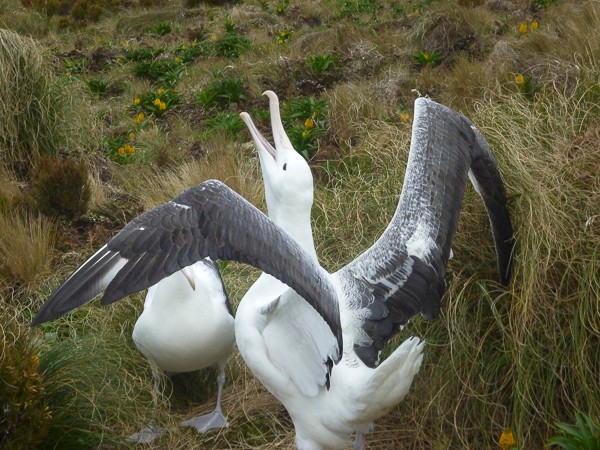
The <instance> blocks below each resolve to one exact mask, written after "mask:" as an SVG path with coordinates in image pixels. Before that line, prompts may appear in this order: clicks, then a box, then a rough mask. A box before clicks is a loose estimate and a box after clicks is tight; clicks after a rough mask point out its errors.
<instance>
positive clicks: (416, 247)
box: [336, 98, 514, 367]
mask: <svg viewBox="0 0 600 450" xmlns="http://www.w3.org/2000/svg"><path fill="white" fill-rule="evenodd" d="M468 175H469V176H470V177H471V179H472V180H473V181H474V184H475V187H476V190H477V192H479V194H480V195H481V197H482V199H483V200H484V203H485V206H486V209H487V211H488V215H489V217H490V221H491V224H492V230H493V234H494V239H495V244H496V253H497V256H498V265H499V270H500V280H501V282H502V283H504V284H506V283H508V281H509V279H510V276H511V272H512V251H513V246H514V238H513V230H512V225H511V220H510V216H509V213H508V209H507V206H506V195H505V191H504V185H503V183H502V179H501V177H500V174H499V172H498V169H497V166H496V162H495V160H494V157H493V155H492V154H491V152H490V149H489V146H488V145H487V142H485V139H484V138H483V136H481V134H480V133H479V132H478V131H477V130H476V129H475V127H474V126H473V124H472V123H471V122H470V121H469V120H468V119H466V118H465V117H464V116H462V115H461V114H459V113H457V112H455V111H453V110H451V109H449V108H447V107H445V106H442V105H439V104H437V103H435V102H433V101H431V100H427V99H424V98H420V99H417V100H416V102H415V114H414V122H413V130H412V138H411V147H410V154H409V158H408V164H407V169H406V175H405V179H404V185H403V188H402V194H401V195H400V201H399V203H398V207H397V209H396V212H395V214H394V216H393V218H392V220H391V222H390V224H389V225H388V227H387V229H386V230H385V232H384V233H383V234H382V236H381V237H380V238H379V240H378V241H377V242H376V243H375V244H374V245H373V246H372V247H371V248H369V249H368V250H367V251H365V252H364V253H363V254H361V255H360V256H359V257H357V258H356V259H355V260H354V261H352V262H351V263H350V264H348V265H347V266H345V267H344V268H342V269H341V270H340V271H339V272H338V273H337V274H336V276H337V277H339V279H340V280H341V285H342V289H344V291H345V293H346V296H347V298H349V305H348V306H349V307H350V308H351V309H354V310H355V311H356V312H355V315H356V316H358V317H360V323H361V327H360V328H361V329H360V330H357V337H358V338H357V339H356V341H355V351H356V353H357V355H358V356H359V357H360V358H361V359H362V360H363V361H364V362H365V364H367V365H369V366H371V367H373V366H374V365H376V364H377V362H378V355H379V351H380V350H381V349H382V348H383V346H384V345H385V343H386V342H387V341H388V340H389V339H390V338H391V337H392V336H393V335H394V334H395V333H397V332H398V331H399V330H400V329H401V327H402V326H403V325H405V324H406V323H407V322H408V321H409V320H410V319H411V318H412V317H414V316H415V315H417V314H422V315H423V316H425V317H426V318H433V317H436V316H437V315H438V314H439V310H440V302H441V298H442V295H443V294H444V291H445V281H444V274H445V270H446V265H447V262H448V258H449V255H450V244H451V241H452V237H453V235H454V232H455V230H456V225H457V222H458V216H459V213H460V209H461V206H462V201H463V197H464V191H465V185H466V179H467V176H468Z"/></svg>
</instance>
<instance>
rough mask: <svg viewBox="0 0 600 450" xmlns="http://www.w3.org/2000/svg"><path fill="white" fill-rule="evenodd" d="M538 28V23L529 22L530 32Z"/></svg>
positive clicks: (535, 21)
mask: <svg viewBox="0 0 600 450" xmlns="http://www.w3.org/2000/svg"><path fill="white" fill-rule="evenodd" d="M538 27H539V24H538V21H537V20H534V21H533V22H531V31H535V30H537V29H538Z"/></svg>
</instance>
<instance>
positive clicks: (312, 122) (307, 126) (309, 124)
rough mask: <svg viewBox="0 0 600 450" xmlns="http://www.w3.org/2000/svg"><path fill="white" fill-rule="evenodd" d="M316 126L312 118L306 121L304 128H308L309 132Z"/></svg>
mask: <svg viewBox="0 0 600 450" xmlns="http://www.w3.org/2000/svg"><path fill="white" fill-rule="evenodd" d="M314 126H315V121H314V120H313V118H312V117H309V118H308V119H306V120H305V121H304V128H308V129H309V130H310V129H311V128H312V127H314Z"/></svg>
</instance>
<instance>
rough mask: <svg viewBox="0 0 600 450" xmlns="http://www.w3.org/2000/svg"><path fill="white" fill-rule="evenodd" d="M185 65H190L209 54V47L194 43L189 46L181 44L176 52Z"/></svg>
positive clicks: (204, 44)
mask: <svg viewBox="0 0 600 450" xmlns="http://www.w3.org/2000/svg"><path fill="white" fill-rule="evenodd" d="M174 53H175V55H177V56H178V57H179V58H180V59H181V61H182V62H183V63H190V62H192V61H193V60H194V59H196V58H198V57H200V56H203V55H206V54H207V53H209V46H208V44H206V43H199V42H197V41H193V42H191V43H189V44H181V45H180V46H179V47H177V48H176V49H175V51H174Z"/></svg>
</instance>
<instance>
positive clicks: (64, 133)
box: [0, 29, 87, 176]
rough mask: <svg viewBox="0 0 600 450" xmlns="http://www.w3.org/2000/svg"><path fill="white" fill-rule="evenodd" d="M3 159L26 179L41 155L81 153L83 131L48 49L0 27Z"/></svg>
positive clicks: (73, 91) (0, 138)
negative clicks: (76, 143)
mask: <svg viewBox="0 0 600 450" xmlns="http://www.w3.org/2000/svg"><path fill="white" fill-rule="evenodd" d="M0 66H2V71H1V72H0V99H1V100H0V156H1V157H2V159H3V161H4V162H5V164H7V165H8V167H10V168H11V169H12V170H14V171H15V172H16V173H18V174H19V176H24V175H26V174H27V172H28V170H29V169H30V168H31V166H32V164H33V163H34V161H35V160H36V159H37V158H38V157H39V155H53V154H56V153H58V152H59V151H65V150H66V151H70V152H73V151H75V150H76V147H74V146H73V147H70V144H72V143H73V139H74V138H76V135H75V131H74V130H77V129H79V132H83V130H85V129H86V128H87V127H86V126H84V124H83V123H82V121H81V119H80V118H79V117H78V114H77V113H78V112H80V111H79V110H77V108H76V107H75V105H74V103H73V102H74V98H73V97H71V96H70V94H77V90H76V89H74V86H73V90H70V89H68V88H67V89H66V86H65V84H64V81H63V80H61V79H59V78H56V77H55V76H54V75H53V73H52V66H51V65H50V64H49V62H48V59H47V57H46V56H45V55H44V51H43V49H42V48H41V46H40V45H39V44H37V43H36V42H34V41H33V40H31V39H28V38H23V37H21V36H20V35H18V34H17V33H14V32H12V31H9V30H2V29H0Z"/></svg>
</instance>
